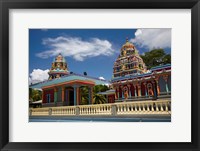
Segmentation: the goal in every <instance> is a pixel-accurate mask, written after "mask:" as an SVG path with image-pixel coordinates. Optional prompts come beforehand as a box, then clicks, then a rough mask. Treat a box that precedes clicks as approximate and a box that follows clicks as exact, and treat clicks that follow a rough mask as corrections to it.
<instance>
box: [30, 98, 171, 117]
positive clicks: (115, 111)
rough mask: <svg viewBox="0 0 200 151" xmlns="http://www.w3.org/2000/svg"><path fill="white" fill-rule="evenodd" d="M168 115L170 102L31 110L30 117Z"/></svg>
mask: <svg viewBox="0 0 200 151" xmlns="http://www.w3.org/2000/svg"><path fill="white" fill-rule="evenodd" d="M137 114H144V115H145V114H146V115H147V114H148V115H155V114H156V115H170V114H171V100H159V101H152V100H150V101H133V102H120V103H110V104H95V105H78V106H62V107H44V108H37V109H34V108H31V109H30V113H29V115H30V116H88V115H89V116H96V115H101V116H104V115H110V116H118V115H137Z"/></svg>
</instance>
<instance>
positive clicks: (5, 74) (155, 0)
mask: <svg viewBox="0 0 200 151" xmlns="http://www.w3.org/2000/svg"><path fill="white" fill-rule="evenodd" d="M39 8H43V9H49V8H51V9H54V8H56V9H63V8H81V9H84V8H93V9H101V8H105V9H107V8H110V9H115V8H124V9H128V8H129V9H166V8H168V9H191V15H192V22H191V25H192V30H191V35H192V73H191V74H192V81H191V83H192V89H191V92H192V98H191V100H192V123H191V124H192V132H191V133H192V141H191V142H190V143H185V142H181V143H180V142H179V143H178V142H177V143H176V142H173V143H158V142H155V143H142V142H141V143H109V142H102V143H100V142H95V143H77V142H73V143H46V142H38V143H24V142H15V143H13V142H9V76H10V75H9V9H39ZM0 27H1V28H0V33H1V34H0V47H1V48H0V127H1V129H0V138H1V139H0V148H1V150H4V151H10V150H15V151H18V150H20V151H21V150H26V151H28V150H77V151H78V150H98V151H100V150H123V151H125V150H140V151H147V150H159V151H162V150H163V151H176V150H184V151H200V110H199V109H200V102H198V101H199V93H198V91H199V86H200V80H199V79H200V70H199V67H200V61H198V58H200V41H199V40H200V38H199V37H200V2H199V0H95V1H94V0H57V1H55V0H0ZM199 60H200V59H199ZM172 137H173V136H172Z"/></svg>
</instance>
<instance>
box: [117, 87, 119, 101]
mask: <svg viewBox="0 0 200 151" xmlns="http://www.w3.org/2000/svg"><path fill="white" fill-rule="evenodd" d="M117 97H118V100H119V86H118V87H117Z"/></svg>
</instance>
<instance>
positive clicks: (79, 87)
mask: <svg viewBox="0 0 200 151" xmlns="http://www.w3.org/2000/svg"><path fill="white" fill-rule="evenodd" d="M81 95H82V94H81V87H79V105H80V104H81Z"/></svg>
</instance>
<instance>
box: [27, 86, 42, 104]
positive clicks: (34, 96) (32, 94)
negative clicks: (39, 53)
mask: <svg viewBox="0 0 200 151" xmlns="http://www.w3.org/2000/svg"><path fill="white" fill-rule="evenodd" d="M41 99H42V91H40V90H34V89H32V88H29V100H31V101H33V102H34V101H38V100H41Z"/></svg>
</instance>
